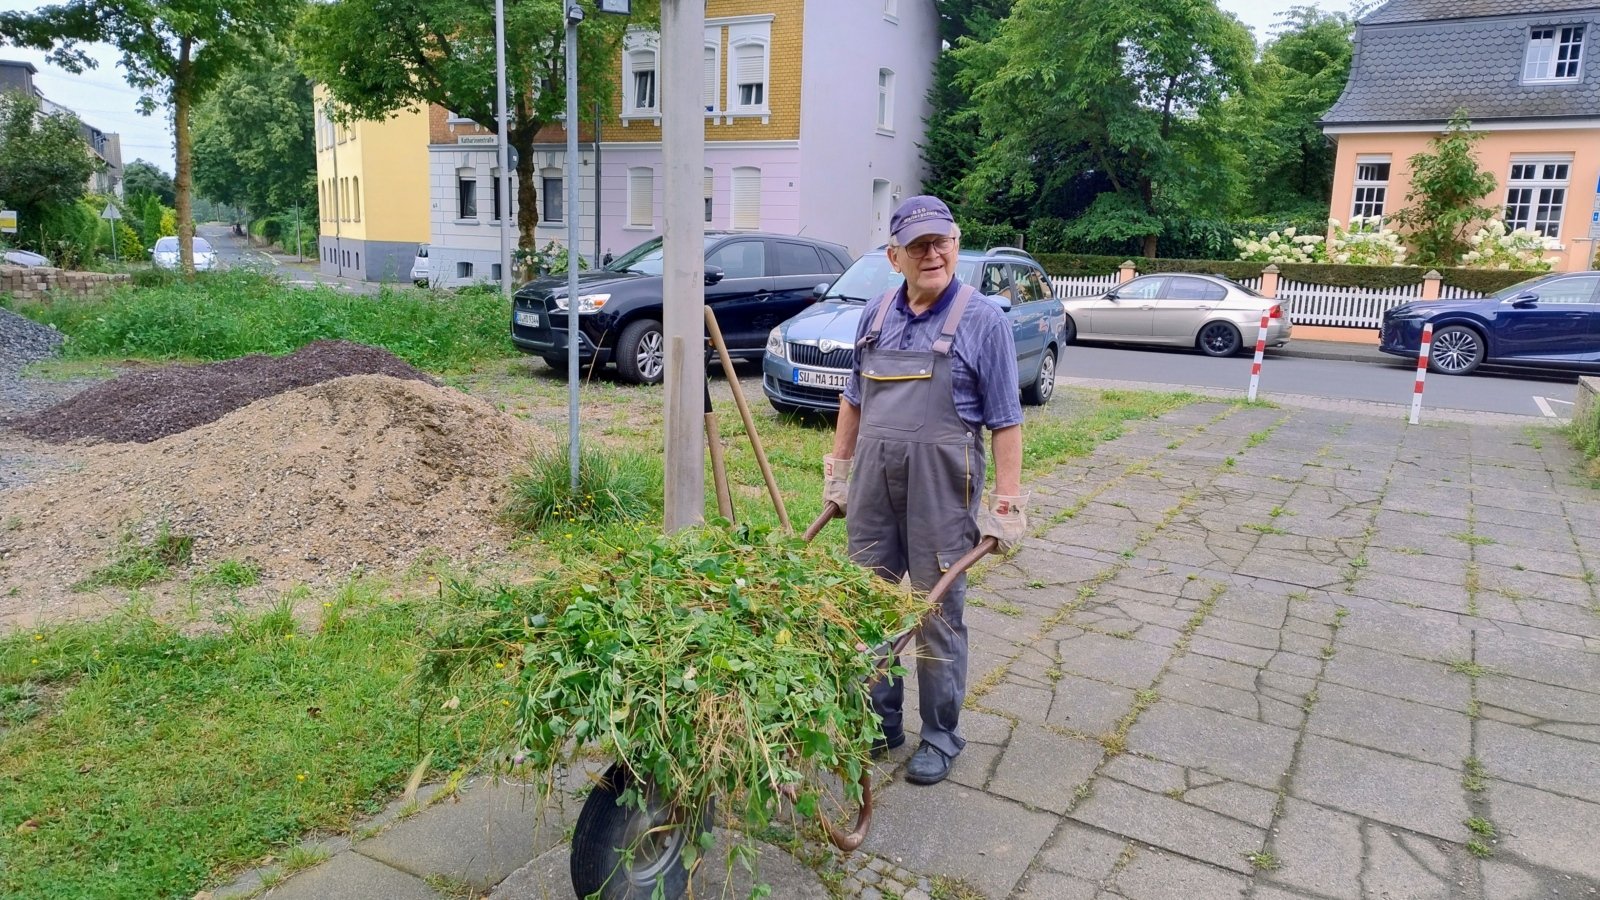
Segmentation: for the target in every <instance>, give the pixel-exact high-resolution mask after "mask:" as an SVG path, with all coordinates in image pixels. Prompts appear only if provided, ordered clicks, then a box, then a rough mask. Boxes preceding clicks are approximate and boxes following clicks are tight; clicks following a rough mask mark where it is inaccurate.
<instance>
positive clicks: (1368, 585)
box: [1349, 570, 1471, 615]
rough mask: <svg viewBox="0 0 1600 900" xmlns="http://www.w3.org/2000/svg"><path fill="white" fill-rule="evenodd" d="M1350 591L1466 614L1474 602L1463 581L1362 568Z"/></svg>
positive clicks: (1373, 598)
mask: <svg viewBox="0 0 1600 900" xmlns="http://www.w3.org/2000/svg"><path fill="white" fill-rule="evenodd" d="M1349 593H1351V594H1354V595H1356V596H1359V597H1366V598H1369V599H1372V600H1384V601H1388V602H1390V603H1398V604H1401V605H1402V606H1406V607H1413V606H1415V607H1422V608H1424V609H1436V610H1442V611H1444V612H1449V613H1460V614H1463V615H1465V614H1466V612H1467V608H1468V606H1469V604H1470V603H1471V596H1470V595H1469V594H1468V593H1467V589H1466V588H1465V587H1464V586H1463V585H1460V584H1442V583H1440V582H1437V581H1413V580H1412V579H1409V578H1404V577H1401V576H1397V575H1385V574H1383V573H1382V572H1369V571H1365V570H1363V571H1362V572H1361V573H1360V574H1359V575H1358V576H1357V578H1356V580H1355V584H1354V585H1353V586H1352V587H1351V590H1350V591H1349Z"/></svg>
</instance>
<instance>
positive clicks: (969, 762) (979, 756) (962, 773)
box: [906, 726, 1026, 791]
mask: <svg viewBox="0 0 1600 900" xmlns="http://www.w3.org/2000/svg"><path fill="white" fill-rule="evenodd" d="M1024 727H1026V726H1024ZM916 743H918V742H917V741H915V740H910V741H906V746H907V747H912V745H914V744H916ZM912 752H913V753H914V752H916V750H915V748H913V749H912ZM1003 752H1005V751H1004V748H1002V747H997V746H995V745H993V744H975V743H972V742H971V741H968V742H967V746H966V747H964V748H962V750H961V755H960V756H958V757H956V762H955V764H954V765H953V766H952V767H951V769H950V780H951V781H954V782H955V783H956V784H961V785H966V786H967V787H969V788H975V789H977V790H980V791H981V790H983V788H984V785H986V784H988V783H989V779H990V778H991V777H993V774H994V768H995V763H996V762H997V761H998V760H999V759H1000V754H1001V753H1003ZM906 758H907V759H910V758H911V757H910V756H907V757H906Z"/></svg>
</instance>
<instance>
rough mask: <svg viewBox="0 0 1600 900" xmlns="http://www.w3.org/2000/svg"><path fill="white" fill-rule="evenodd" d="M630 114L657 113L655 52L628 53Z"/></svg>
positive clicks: (627, 84)
mask: <svg viewBox="0 0 1600 900" xmlns="http://www.w3.org/2000/svg"><path fill="white" fill-rule="evenodd" d="M626 87H627V88H628V97H627V100H628V112H629V113H633V114H635V115H637V114H639V113H654V112H655V111H656V52H655V51H654V50H629V51H628V79H627V82H626Z"/></svg>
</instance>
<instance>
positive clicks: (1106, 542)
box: [1044, 516, 1146, 553]
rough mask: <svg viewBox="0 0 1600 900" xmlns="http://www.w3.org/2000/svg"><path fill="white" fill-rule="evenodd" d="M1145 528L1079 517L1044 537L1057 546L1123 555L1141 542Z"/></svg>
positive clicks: (1053, 529) (1136, 524) (1132, 523)
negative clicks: (1085, 548) (1076, 547)
mask: <svg viewBox="0 0 1600 900" xmlns="http://www.w3.org/2000/svg"><path fill="white" fill-rule="evenodd" d="M1145 527H1146V526H1144V525H1141V524H1139V523H1138V522H1116V521H1108V520H1106V519H1089V518H1086V517H1083V516H1079V517H1075V518H1072V519H1069V520H1067V521H1066V522H1064V523H1062V524H1060V525H1057V526H1055V527H1053V528H1051V529H1050V530H1049V531H1047V532H1045V533H1044V537H1045V539H1046V540H1048V541H1051V542H1053V543H1057V544H1072V545H1075V546H1078V547H1087V548H1089V549H1091V550H1100V551H1103V552H1106V553H1121V552H1122V551H1123V550H1126V549H1127V548H1129V547H1132V546H1134V545H1135V544H1137V543H1138V542H1139V538H1140V535H1141V533H1142V532H1143V530H1144V529H1145Z"/></svg>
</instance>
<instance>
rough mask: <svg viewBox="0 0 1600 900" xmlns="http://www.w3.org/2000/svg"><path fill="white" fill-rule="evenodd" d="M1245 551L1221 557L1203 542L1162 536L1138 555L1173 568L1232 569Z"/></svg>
mask: <svg viewBox="0 0 1600 900" xmlns="http://www.w3.org/2000/svg"><path fill="white" fill-rule="evenodd" d="M1246 552H1247V551H1244V550H1239V551H1234V552H1233V553H1230V554H1229V555H1228V556H1223V555H1221V554H1219V553H1217V552H1215V551H1213V550H1212V549H1211V548H1210V547H1208V546H1207V545H1206V544H1205V542H1204V541H1196V540H1193V539H1191V538H1187V537H1183V536H1179V535H1166V534H1164V535H1162V536H1161V537H1158V538H1156V539H1155V540H1153V541H1151V542H1150V543H1148V544H1146V545H1144V547H1143V549H1141V550H1140V553H1141V554H1142V555H1143V556H1144V557H1145V558H1146V559H1151V560H1155V561H1157V562H1164V563H1170V564H1172V565H1175V566H1189V567H1194V568H1215V567H1221V566H1223V565H1224V561H1225V560H1226V566H1227V567H1228V568H1232V565H1233V561H1234V560H1235V559H1238V558H1242V557H1243V554H1244V553H1246Z"/></svg>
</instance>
